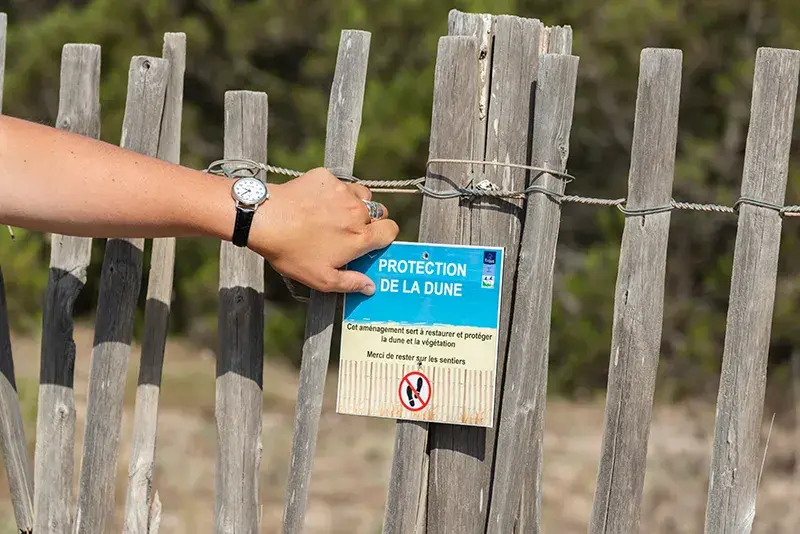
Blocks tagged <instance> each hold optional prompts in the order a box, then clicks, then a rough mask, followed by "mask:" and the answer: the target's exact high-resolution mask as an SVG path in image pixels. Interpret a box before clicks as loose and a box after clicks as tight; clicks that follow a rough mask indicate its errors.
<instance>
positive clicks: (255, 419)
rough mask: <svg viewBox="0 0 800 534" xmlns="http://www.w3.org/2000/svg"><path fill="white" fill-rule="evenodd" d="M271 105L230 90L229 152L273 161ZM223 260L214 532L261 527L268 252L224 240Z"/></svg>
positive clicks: (261, 97) (227, 107)
mask: <svg viewBox="0 0 800 534" xmlns="http://www.w3.org/2000/svg"><path fill="white" fill-rule="evenodd" d="M267 105H268V102H267V95H266V93H259V92H253V91H228V92H227V93H225V153H224V157H225V158H229V159H235V158H245V159H250V160H254V161H257V162H260V163H266V162H267ZM231 185H233V184H231ZM268 203H269V200H268V201H267V204H265V205H264V206H263V207H262V208H261V209H269V204H268ZM231 210H233V201H231ZM219 263H220V276H219V319H218V320H219V355H218V356H217V382H216V396H217V398H216V420H217V437H218V450H217V465H216V488H215V498H214V525H215V527H214V532H216V533H219V534H221V533H226V534H227V533H230V532H258V531H259V529H260V526H259V523H260V513H259V497H258V478H259V468H260V465H261V451H262V442H261V405H262V398H263V395H262V387H263V374H264V258H263V257H262V256H260V255H259V254H257V253H255V252H253V251H252V250H250V249H247V248H240V247H237V246H236V245H234V244H233V243H231V242H229V241H223V242H222V243H221V244H220V262H219Z"/></svg>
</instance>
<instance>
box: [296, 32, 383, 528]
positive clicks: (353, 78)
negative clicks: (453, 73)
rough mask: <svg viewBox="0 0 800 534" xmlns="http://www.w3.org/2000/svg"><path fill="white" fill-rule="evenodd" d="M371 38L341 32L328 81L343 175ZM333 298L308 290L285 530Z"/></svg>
mask: <svg viewBox="0 0 800 534" xmlns="http://www.w3.org/2000/svg"><path fill="white" fill-rule="evenodd" d="M370 40H371V34H370V33H369V32H364V31H356V30H345V31H343V32H342V34H341V37H340V41H339V53H338V57H337V60H336V71H335V73H334V78H333V84H332V86H331V93H330V103H329V107H328V125H327V133H326V141H325V167H327V168H328V169H334V170H336V171H338V172H343V173H347V174H350V173H352V172H353V165H354V163H355V157H356V145H357V143H358V134H359V131H360V129H361V109H362V105H363V102H364V90H365V85H366V78H367V64H368V59H369V47H370ZM338 298H339V295H337V294H325V293H320V292H317V291H312V293H311V300H310V302H309V307H308V313H307V317H306V331H305V341H304V343H303V359H302V364H301V368H300V387H299V390H298V392H297V408H296V412H295V422H294V437H293V441H292V452H291V457H292V460H291V466H292V469H291V471H290V473H289V480H288V483H287V486H286V502H285V505H284V514H283V529H284V532H286V533H293V532H303V530H304V526H303V525H304V521H305V514H306V506H307V504H308V492H309V485H310V483H311V471H312V467H313V464H314V453H315V451H316V446H317V431H318V429H319V420H320V415H321V412H322V398H323V393H324V389H325V376H326V374H327V372H328V362H329V359H330V351H331V337H332V334H333V321H334V319H335V315H336V307H337V299H338Z"/></svg>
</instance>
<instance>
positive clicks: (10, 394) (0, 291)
mask: <svg viewBox="0 0 800 534" xmlns="http://www.w3.org/2000/svg"><path fill="white" fill-rule="evenodd" d="M7 22H8V20H7V17H6V14H5V13H0V113H1V112H2V110H3V78H4V74H5V59H6V29H7ZM0 449H2V452H3V462H4V464H5V468H6V476H7V477H8V486H9V489H10V491H11V504H12V505H13V507H14V518H15V519H16V522H17V528H18V529H20V531H21V532H31V531H32V529H33V470H32V469H31V465H30V459H29V458H28V447H27V441H26V439H25V429H24V427H23V425H22V413H21V412H20V408H19V399H18V398H17V380H16V377H15V376H14V359H13V355H12V353H11V332H10V331H9V324H8V311H7V308H6V294H5V284H4V280H3V271H2V269H0Z"/></svg>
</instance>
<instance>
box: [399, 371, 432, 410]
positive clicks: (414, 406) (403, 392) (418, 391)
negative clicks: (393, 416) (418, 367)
mask: <svg viewBox="0 0 800 534" xmlns="http://www.w3.org/2000/svg"><path fill="white" fill-rule="evenodd" d="M399 393H400V402H401V403H402V404H403V408H405V409H406V410H410V411H412V412H418V411H420V410H422V409H423V408H425V407H426V406H427V405H428V404H429V403H430V402H431V382H430V380H428V377H427V376H425V375H424V374H422V373H420V372H419V371H413V372H411V373H408V374H407V375H405V376H404V377H403V379H402V380H401V381H400V391H399Z"/></svg>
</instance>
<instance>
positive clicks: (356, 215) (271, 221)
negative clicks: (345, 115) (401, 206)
mask: <svg viewBox="0 0 800 534" xmlns="http://www.w3.org/2000/svg"><path fill="white" fill-rule="evenodd" d="M269 192H270V198H269V200H267V201H266V202H265V203H264V204H263V205H262V206H261V207H260V208H259V209H258V211H257V212H256V216H255V220H254V221H253V226H252V228H251V231H250V239H249V245H248V246H249V248H250V249H252V250H253V251H255V252H257V253H258V254H261V255H262V256H263V257H264V258H265V259H266V260H267V261H268V262H269V263H270V264H271V265H272V267H273V268H274V269H275V270H276V271H278V272H279V273H280V274H282V275H284V276H286V277H288V278H291V279H293V280H297V281H298V282H301V283H303V284H305V285H307V286H308V287H310V288H312V289H316V290H317V291H322V292H325V293H330V292H337V293H354V292H360V293H363V294H365V295H372V294H374V293H375V284H374V282H373V281H372V280H370V279H369V278H368V277H367V276H366V275H364V274H362V273H358V272H354V271H345V270H341V267H343V266H344V265H346V264H347V263H348V262H349V261H351V260H354V259H356V258H358V257H360V256H363V255H364V254H366V253H368V252H371V251H373V250H377V249H381V248H384V247H386V246H388V245H389V244H391V243H392V241H394V239H395V238H396V237H397V234H398V232H399V228H398V226H397V224H396V223H395V222H394V221H392V220H390V219H388V218H387V216H388V210H387V209H386V207H385V206H384V208H383V213H384V216H383V218H382V219H381V220H378V221H372V222H370V218H369V211H368V209H367V206H366V205H365V204H364V202H363V201H362V200H370V199H371V198H372V193H371V192H370V190H369V189H367V188H366V187H364V186H361V185H358V184H346V183H343V182H342V181H340V180H339V179H338V178H336V177H335V176H334V175H333V174H331V173H330V172H329V171H328V170H327V169H313V170H311V171H309V172H307V173H305V174H304V175H302V176H300V177H298V178H296V179H294V180H291V181H289V182H286V183H284V184H275V185H270V186H269Z"/></svg>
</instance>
